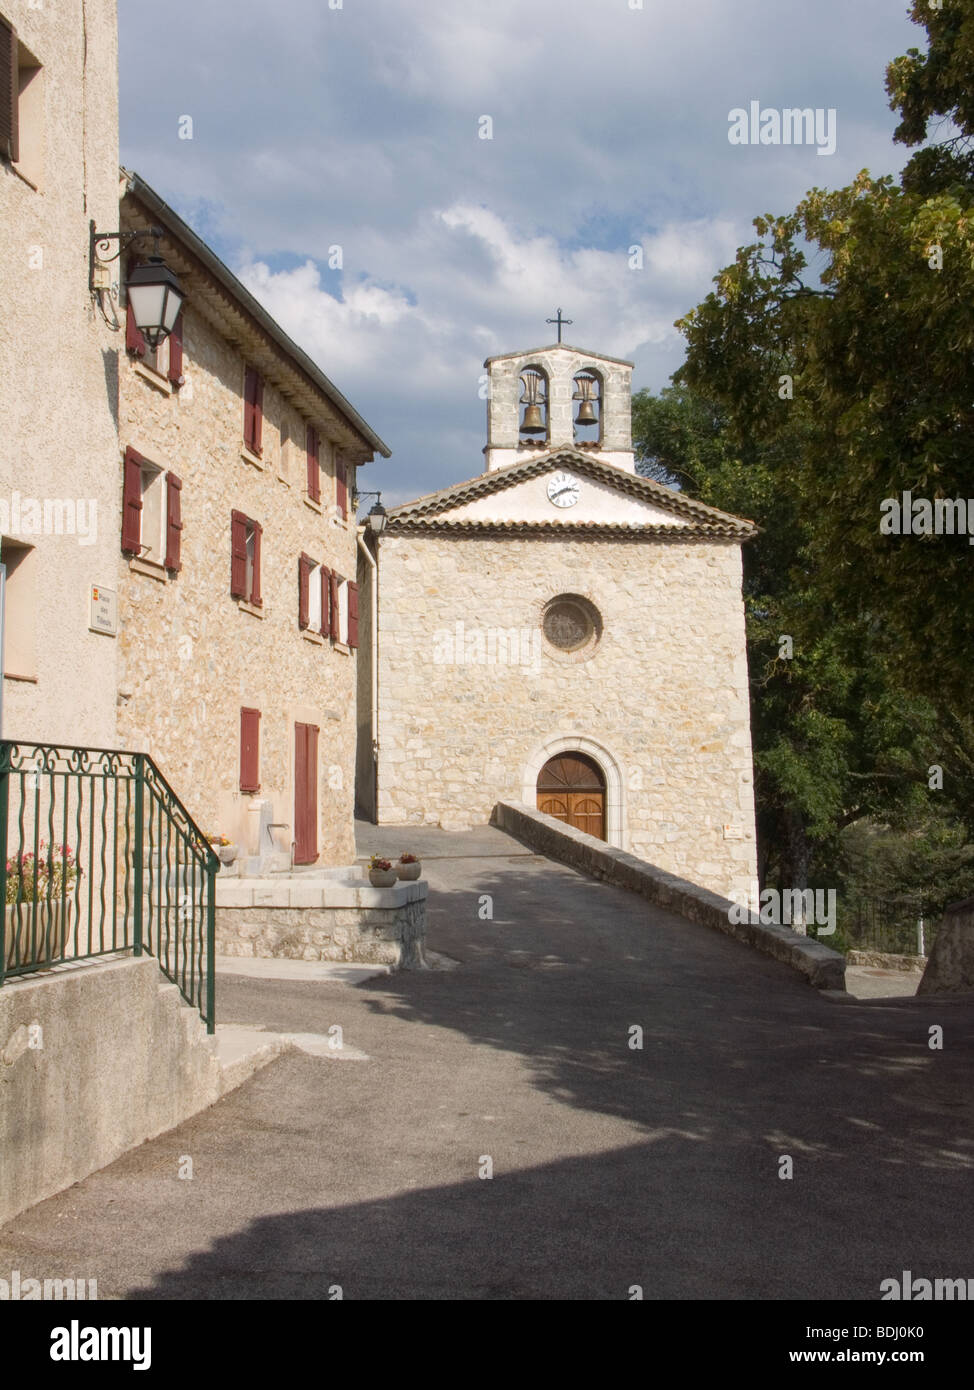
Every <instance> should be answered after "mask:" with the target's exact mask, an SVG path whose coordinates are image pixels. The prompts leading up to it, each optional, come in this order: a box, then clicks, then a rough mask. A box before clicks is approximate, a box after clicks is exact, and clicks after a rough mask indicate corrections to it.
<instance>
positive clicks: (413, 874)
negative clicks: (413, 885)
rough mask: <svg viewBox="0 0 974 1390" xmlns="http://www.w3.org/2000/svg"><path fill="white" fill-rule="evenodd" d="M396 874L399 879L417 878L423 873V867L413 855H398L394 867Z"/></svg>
mask: <svg viewBox="0 0 974 1390" xmlns="http://www.w3.org/2000/svg"><path fill="white" fill-rule="evenodd" d="M396 872H397V873H398V875H399V877H400V878H404V879H414V878H419V876H420V874H421V873H422V872H423V866H422V864H421V863H420V861H419V858H418V857H417V855H415V854H400V856H399V863H398V864H397V865H396Z"/></svg>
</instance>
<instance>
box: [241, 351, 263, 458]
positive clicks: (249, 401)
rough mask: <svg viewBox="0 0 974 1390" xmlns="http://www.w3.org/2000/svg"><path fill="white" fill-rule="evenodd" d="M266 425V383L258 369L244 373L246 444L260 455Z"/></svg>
mask: <svg viewBox="0 0 974 1390" xmlns="http://www.w3.org/2000/svg"><path fill="white" fill-rule="evenodd" d="M263 423H264V382H263V380H262V378H261V376H260V373H259V372H258V371H257V369H256V367H248V368H247V370H246V372H245V373H244V443H245V444H246V446H247V448H248V449H249V450H250V452H251V453H252V454H257V455H258V456H259V455H260V452H261V439H262V437H263Z"/></svg>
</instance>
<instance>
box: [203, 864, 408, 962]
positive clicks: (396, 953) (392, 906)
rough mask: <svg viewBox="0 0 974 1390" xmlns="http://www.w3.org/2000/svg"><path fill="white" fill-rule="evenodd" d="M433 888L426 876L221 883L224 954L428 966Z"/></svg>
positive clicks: (219, 938) (220, 945)
mask: <svg viewBox="0 0 974 1390" xmlns="http://www.w3.org/2000/svg"><path fill="white" fill-rule="evenodd" d="M427 892H428V885H427V883H426V882H425V880H423V879H419V880H417V881H416V882H413V883H399V884H396V886H395V887H394V888H373V887H371V886H370V885H367V884H361V885H358V884H354V883H348V882H345V883H343V882H340V881H338V880H335V879H331V880H327V881H320V882H317V883H301V882H295V881H293V880H292V881H289V882H282V883H274V882H267V881H258V882H248V881H247V880H238V881H237V882H235V883H231V882H229V881H228V882H224V883H218V884H217V908H216V944H217V952H218V954H220V955H225V956H259V957H273V956H277V957H282V958H284V959H286V960H328V961H353V962H360V963H362V964H368V965H389V966H391V967H392V968H393V969H403V970H418V969H422V968H423V965H424V961H423V942H424V939H425V936H426V899H427Z"/></svg>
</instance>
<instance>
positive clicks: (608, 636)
mask: <svg viewBox="0 0 974 1390" xmlns="http://www.w3.org/2000/svg"><path fill="white" fill-rule="evenodd" d="M379 567H380V586H379V598H380V615H379V673H380V674H379V743H380V754H379V822H380V824H389V825H404V824H414V825H420V824H426V825H429V824H433V825H435V824H440V825H443V826H444V827H446V828H460V827H463V826H470V825H475V824H482V823H486V822H487V820H488V819H489V817H490V814H491V811H492V809H493V807H494V805H495V803H497V802H498V801H522V800H526V801H527V804H529V805H534V804H535V799H534V786H535V785H536V777H537V772H538V770H540V766H541V765H542V764H543V762H544V761H545V760H546V757H547V756H550V755H551V752H557V751H560V746H561V747H566V746H569V744H570V741H571V740H576V741H577V740H582V741H583V742H582V743H581V746H582V747H583V749H585V750H586V751H589V752H590V753H592V755H593V756H595V757H596V758H597V760H598V761H599V762H600V763H601V764H602V766H603V768H604V769H605V770H606V772H607V781H608V783H609V804H608V810H609V822H610V826H611V825H612V823H613V819H614V817H615V819H616V824H617V826H618V832H617V834H616V836H615V838H614V839H613V838H612V836H610V839H612V842H613V843H616V844H617V845H618V846H619V847H620V848H623V849H627V850H629V851H631V852H632V853H633V854H635V855H637V856H640V857H642V858H644V859H647V860H649V861H650V862H651V863H653V864H656V865H658V866H659V867H660V868H662V869H664V870H666V871H668V872H670V873H673V874H677V875H679V876H680V877H682V878H684V879H689V880H690V881H692V882H693V883H696V884H699V885H700V886H702V887H704V888H708V889H710V890H711V891H713V892H716V893H720V894H722V895H724V896H730V895H731V894H732V893H734V892H738V893H744V894H745V895H746V894H747V893H748V892H749V891H750V890H751V889H752V887H753V884H752V880H753V879H754V878H755V877H756V860H755V839H754V805H753V785H752V764H751V744H750V725H749V710H748V691H747V666H746V656H745V645H744V614H743V604H742V601H741V559H740V548H739V546H738V545H736V544H732V543H726V542H724V543H721V542H709V541H690V540H684V541H664V540H657V539H652V540H638V541H622V540H619V541H616V540H609V541H597V540H581V539H574V540H571V539H565V540H562V539H560V538H551V539H549V538H531V537H523V538H496V539H491V538H479V537H472V536H467V537H463V538H453V537H445V536H430V537H428V538H427V537H417V536H409V537H408V538H407V537H402V536H395V535H389V534H386V535H384V536H383V537H382V539H381V542H380V560H379ZM559 593H575V594H581V595H582V596H584V597H585V598H587V599H588V600H589V601H590V602H591V603H593V604H594V605H595V606H596V608H597V609H598V610H599V612H600V613H601V615H602V620H603V624H604V628H603V634H602V637H601V641H600V642H599V644H598V646H597V648H596V650H595V652H594V654H593V655H592V656H591V657H589V659H588V660H584V661H574V660H572V659H571V657H567V656H566V655H565V654H564V653H557V652H555V651H554V649H552V648H550V647H549V646H548V644H547V642H545V641H543V639H542V638H541V634H540V619H541V613H542V609H543V607H544V604H545V603H546V602H547V600H549V599H550V598H552V597H554V596H555V595H557V594H559ZM457 624H461V625H462V626H461V628H460V629H458V628H457ZM511 629H514V630H515V631H516V633H517V634H518V635H519V637H518V645H517V649H516V650H517V657H518V661H517V664H511V663H510V662H504V661H499V660H496V659H495V660H494V662H493V663H491V660H490V657H491V651H492V643H491V639H490V634H491V631H493V633H494V635H495V640H494V643H493V648H494V650H495V651H496V652H497V654H498V655H500V654H502V652H503V648H502V646H501V644H499V643H498V641H497V640H496V639H497V634H498V633H499V632H500V631H501V630H504V631H507V632H509V631H510V630H511ZM558 740H565V743H564V744H562V745H560V746H559V744H558V742H557V741H558ZM576 746H578V744H577V743H576ZM546 750H551V752H549V751H546ZM725 827H727V829H726V831H725ZM738 837H739V838H738Z"/></svg>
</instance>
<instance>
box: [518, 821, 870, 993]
mask: <svg viewBox="0 0 974 1390" xmlns="http://www.w3.org/2000/svg"><path fill="white" fill-rule="evenodd" d="M492 822H493V824H494V825H496V826H497V827H498V829H500V830H504V831H506V832H507V834H509V835H513V836H514V838H515V839H517V840H520V841H521V843H522V844H525V845H528V846H529V847H530V848H531V849H533V850H535V851H537V853H538V854H543V855H545V856H546V857H547V858H549V859H557V860H559V861H560V862H561V863H563V864H568V865H570V866H571V868H573V869H579V870H580V871H581V872H582V873H586V874H589V875H591V877H593V878H598V879H602V880H604V881H605V882H606V883H612V884H615V885H616V886H617V887H619V888H627V889H629V890H630V891H631V892H633V893H638V894H640V896H641V897H644V898H646V899H648V900H649V901H650V902H651V903H654V904H655V905H656V906H657V907H661V908H665V909H666V910H667V911H669V912H675V913H677V914H678V915H679V916H680V917H685V918H686V919H687V921H689V922H699V923H701V924H702V925H703V926H707V927H713V928H715V929H716V930H717V931H720V932H723V933H724V934H725V935H727V936H733V937H736V938H737V939H738V940H739V941H743V942H744V943H745V944H746V945H748V946H753V947H754V948H755V950H758V951H761V952H762V953H763V954H765V955H769V956H773V957H774V958H775V960H780V961H781V962H782V963H783V964H785V965H790V966H791V967H792V969H793V970H797V971H799V973H800V974H802V975H804V976H805V977H806V979H807V980H808V981H809V983H810V984H812V985H814V986H815V987H816V988H817V989H834V990H844V989H845V958H844V957H843V956H842V955H840V954H839V952H838V951H833V950H832V949H831V947H829V946H824V945H822V943H821V942H819V941H810V940H809V939H808V937H805V936H799V935H798V934H797V933H796V932H793V931H791V930H790V929H789V928H787V927H775V926H765V925H763V924H761V923H755V922H732V921H731V920H730V917H729V911H730V909H731V907H733V904H732V903H731V902H729V901H728V900H727V899H726V898H722V897H719V896H718V895H717V894H716V893H711V892H708V891H707V889H705V888H700V887H698V886H697V884H695V883H688V882H687V881H686V880H685V879H681V878H677V877H676V876H675V875H674V874H668V873H665V872H664V871H663V870H661V869H659V868H657V867H656V866H655V865H653V864H647V863H644V862H643V861H642V860H641V859H636V858H634V856H633V855H631V854H626V853H625V852H624V851H623V850H619V849H614V848H613V847H612V846H611V845H607V844H605V843H604V841H602V840H597V839H595V837H594V836H592V835H586V834H585V833H584V832H583V831H581V830H575V829H574V828H573V827H572V826H569V825H563V824H562V823H561V822H560V821H557V820H555V819H554V817H553V816H546V815H544V814H543V813H542V812H541V811H535V810H533V809H531V808H530V807H528V806H519V805H515V804H507V803H504V802H500V803H498V805H497V806H496V807H495V808H494V814H493V817H492Z"/></svg>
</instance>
